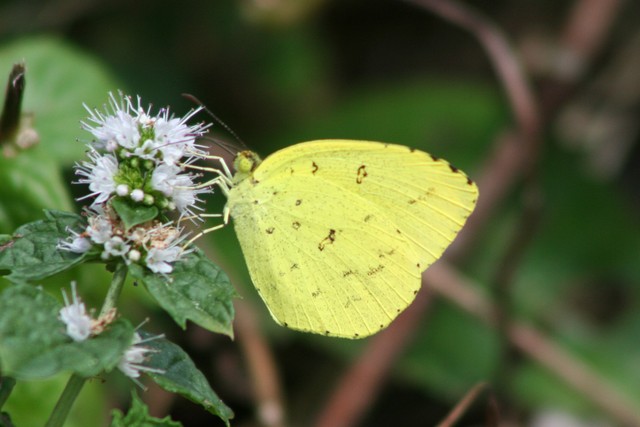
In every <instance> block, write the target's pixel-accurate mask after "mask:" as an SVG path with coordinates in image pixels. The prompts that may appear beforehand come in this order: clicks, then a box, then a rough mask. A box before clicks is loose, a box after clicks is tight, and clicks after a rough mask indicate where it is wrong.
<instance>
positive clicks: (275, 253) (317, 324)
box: [229, 176, 420, 338]
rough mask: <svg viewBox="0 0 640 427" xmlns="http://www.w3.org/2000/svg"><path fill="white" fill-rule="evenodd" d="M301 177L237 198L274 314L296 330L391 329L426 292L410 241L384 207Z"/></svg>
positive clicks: (348, 332)
mask: <svg viewBox="0 0 640 427" xmlns="http://www.w3.org/2000/svg"><path fill="white" fill-rule="evenodd" d="M294 178H295V180H294V181H291V177H290V176H285V177H278V178H277V179H276V178H271V179H268V180H265V181H264V182H261V183H260V184H258V185H255V186H252V188H251V190H243V188H242V187H241V186H239V187H236V188H235V189H234V191H238V190H239V192H232V193H230V195H229V196H230V198H229V203H230V209H231V213H232V215H233V220H234V226H235V230H236V234H237V236H238V240H239V241H240V245H241V247H242V251H243V253H244V256H245V259H246V261H247V266H248V268H249V273H250V275H251V279H252V281H253V283H254V285H255V286H256V289H257V290H258V292H259V294H260V296H261V297H262V298H263V300H264V301H265V303H266V305H267V307H268V308H269V311H270V312H271V314H272V316H273V317H274V318H275V319H276V321H277V322H278V323H280V324H282V325H284V326H287V327H290V328H293V329H298V330H303V331H309V332H314V333H320V334H326V335H331V336H340V337H347V338H357V337H364V336H367V335H371V334H373V333H374V332H376V331H378V330H380V329H382V328H384V327H386V326H387V325H388V324H389V323H390V322H391V321H392V320H393V319H394V318H395V317H396V316H397V315H398V313H400V311H402V310H403V309H404V308H405V307H407V306H408V305H409V304H410V303H411V301H412V300H413V299H414V297H415V294H416V293H417V291H418V289H419V287H420V269H419V268H418V266H417V265H416V262H415V258H416V255H415V254H414V253H412V252H411V249H410V246H409V245H408V244H407V241H406V238H405V237H404V236H402V235H401V234H399V233H398V232H397V230H396V227H395V225H394V224H393V223H392V222H390V221H388V220H386V218H385V216H384V214H383V212H382V211H381V210H380V209H379V208H378V207H377V206H376V205H374V204H372V203H370V202H368V201H366V200H360V201H358V202H357V203H354V200H353V195H351V194H349V193H348V192H346V191H344V190H343V189H342V188H340V187H337V186H333V185H332V184H330V183H322V182H321V181H319V180H314V179H309V178H305V177H300V179H297V177H295V176H294ZM292 182H293V184H291V183H292ZM256 202H257V203H256Z"/></svg>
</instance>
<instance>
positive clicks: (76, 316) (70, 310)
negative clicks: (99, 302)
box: [59, 282, 92, 341]
mask: <svg viewBox="0 0 640 427" xmlns="http://www.w3.org/2000/svg"><path fill="white" fill-rule="evenodd" d="M71 296H72V298H73V302H72V303H69V299H68V298H67V294H66V292H65V291H64V290H63V291H62V297H63V299H64V307H63V308H61V309H60V313H59V316H60V320H62V321H63V322H64V324H65V325H67V335H69V336H70V337H71V339H73V340H74V341H84V340H86V339H87V338H89V336H90V335H91V324H92V319H91V316H89V315H88V314H87V311H86V309H85V307H84V303H83V302H82V300H81V299H80V298H78V295H77V293H76V283H75V282H71Z"/></svg>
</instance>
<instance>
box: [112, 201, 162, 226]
mask: <svg viewBox="0 0 640 427" xmlns="http://www.w3.org/2000/svg"><path fill="white" fill-rule="evenodd" d="M111 206H112V207H113V209H114V210H115V211H116V212H117V213H118V216H119V217H120V218H121V219H122V222H123V223H124V226H125V227H126V228H127V230H129V229H130V228H131V227H135V226H136V225H139V224H143V223H145V222H147V221H151V220H153V219H156V217H157V216H158V214H159V211H158V208H157V207H155V206H142V205H138V204H135V205H134V204H132V203H129V202H128V201H127V200H124V199H122V198H119V197H117V198H114V199H112V200H111Z"/></svg>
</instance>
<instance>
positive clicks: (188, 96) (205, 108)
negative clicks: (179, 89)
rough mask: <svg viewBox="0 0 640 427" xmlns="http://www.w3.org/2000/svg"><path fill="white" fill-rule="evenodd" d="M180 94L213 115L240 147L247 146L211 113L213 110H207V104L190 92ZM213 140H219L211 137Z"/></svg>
mask: <svg viewBox="0 0 640 427" xmlns="http://www.w3.org/2000/svg"><path fill="white" fill-rule="evenodd" d="M182 96H184V97H185V98H187V99H188V100H189V101H191V102H193V103H194V104H198V105H199V106H200V107H201V108H202V109H203V110H204V111H205V112H206V113H207V114H209V115H210V116H211V117H213V119H214V120H215V121H216V122H218V124H220V126H222V127H223V128H224V129H225V130H226V131H227V132H229V133H230V134H231V136H233V137H234V138H235V139H236V141H238V142H239V143H240V145H242V147H244V148H247V144H245V143H244V141H243V140H242V139H240V137H239V136H238V134H236V133H235V132H234V131H233V130H232V129H231V128H230V127H229V126H227V124H226V123H225V122H223V121H222V120H220V118H219V117H218V116H216V115H215V114H213V112H212V111H211V110H209V109H208V108H207V106H206V105H204V104H203V103H202V101H200V100H199V99H198V98H196V97H195V96H193V95H191V94H190V93H183V94H182ZM213 141H216V142H219V141H217V140H215V139H213Z"/></svg>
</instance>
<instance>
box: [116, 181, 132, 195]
mask: <svg viewBox="0 0 640 427" xmlns="http://www.w3.org/2000/svg"><path fill="white" fill-rule="evenodd" d="M116 194H117V195H118V196H120V197H124V196H127V195H128V194H129V186H128V185H127V184H119V185H118V186H117V187H116Z"/></svg>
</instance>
